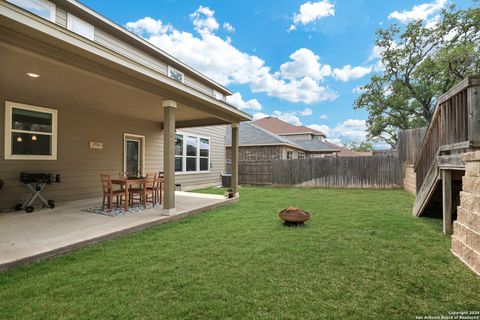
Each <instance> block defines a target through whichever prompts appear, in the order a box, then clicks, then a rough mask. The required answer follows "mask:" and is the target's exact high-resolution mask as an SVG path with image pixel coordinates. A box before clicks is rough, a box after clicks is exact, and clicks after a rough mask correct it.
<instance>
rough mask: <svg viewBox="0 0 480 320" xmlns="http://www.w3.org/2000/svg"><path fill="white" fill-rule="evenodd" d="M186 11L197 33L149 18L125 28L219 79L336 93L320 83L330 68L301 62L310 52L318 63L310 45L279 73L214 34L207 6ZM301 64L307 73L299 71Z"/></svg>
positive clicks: (320, 96)
mask: <svg viewBox="0 0 480 320" xmlns="http://www.w3.org/2000/svg"><path fill="white" fill-rule="evenodd" d="M190 17H191V19H192V23H193V25H194V29H195V30H196V31H197V32H198V35H199V36H196V35H194V34H192V33H189V32H183V31H179V30H176V29H175V28H173V27H171V26H170V25H167V26H165V25H164V24H163V23H162V21H160V20H153V19H151V18H148V21H146V19H147V18H144V19H141V20H138V21H135V22H129V23H127V28H128V29H130V30H132V31H134V32H136V33H137V34H140V35H141V36H143V37H144V38H145V39H146V40H148V41H150V42H151V43H152V44H154V45H155V46H157V47H159V48H161V49H162V50H165V51H166V52H168V53H169V54H171V55H173V56H174V57H176V58H178V59H179V60H181V61H184V62H186V63H187V64H189V65H190V66H192V67H194V68H195V69H197V70H199V71H201V72H202V73H204V74H206V75H207V76H209V77H210V78H212V79H213V80H215V81H217V82H219V83H221V84H222V85H229V84H240V85H241V84H245V85H249V86H250V89H251V90H252V91H253V92H263V93H266V94H267V95H268V96H271V97H275V98H279V99H283V100H286V101H289V102H293V103H297V102H302V103H306V104H311V103H316V102H320V101H325V100H334V99H335V98H336V97H337V94H336V93H335V92H334V91H333V90H332V89H330V88H329V87H326V86H323V85H321V84H320V79H321V78H322V76H323V74H326V73H328V72H329V71H328V67H324V69H322V68H320V70H314V71H311V70H308V69H305V68H303V64H302V62H301V61H303V62H305V61H304V60H301V59H312V56H313V60H317V63H318V57H316V56H315V55H314V54H313V53H311V51H310V53H311V54H310V53H308V52H307V51H306V50H302V51H301V52H300V53H298V51H297V54H295V53H294V54H292V56H293V57H294V58H295V59H297V60H298V59H300V60H301V61H297V60H293V61H291V63H294V65H288V62H287V65H286V66H285V67H284V69H285V71H284V74H283V75H282V71H281V70H280V71H277V72H272V71H271V68H270V67H268V66H266V65H265V61H264V60H262V59H261V58H259V57H257V56H255V55H250V54H247V53H245V52H242V51H240V50H238V49H237V48H236V47H235V46H234V45H233V44H232V41H231V39H230V38H227V39H222V38H220V37H219V36H217V35H216V34H215V31H217V30H218V28H219V23H218V22H217V20H216V19H215V17H214V11H213V10H211V9H210V8H207V7H203V6H200V7H199V8H198V9H197V10H196V11H195V12H194V13H193V14H191V15H190ZM308 55H309V57H308V58H305V56H308ZM292 59H293V58H292ZM306 62H308V63H311V62H312V61H311V60H307V61H306ZM302 68H303V69H302ZM300 69H301V70H303V71H305V74H303V75H302V74H301V72H300V71H299V70H300ZM285 72H286V75H288V78H287V77H286V76H285Z"/></svg>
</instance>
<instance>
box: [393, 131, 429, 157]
mask: <svg viewBox="0 0 480 320" xmlns="http://www.w3.org/2000/svg"><path fill="white" fill-rule="evenodd" d="M426 132H427V128H417V129H409V130H403V131H400V132H399V133H398V143H397V150H398V156H399V157H400V161H401V162H403V163H404V164H407V165H413V164H414V163H415V159H417V156H418V153H419V152H420V147H421V146H422V141H423V138H424V137H425V133H426Z"/></svg>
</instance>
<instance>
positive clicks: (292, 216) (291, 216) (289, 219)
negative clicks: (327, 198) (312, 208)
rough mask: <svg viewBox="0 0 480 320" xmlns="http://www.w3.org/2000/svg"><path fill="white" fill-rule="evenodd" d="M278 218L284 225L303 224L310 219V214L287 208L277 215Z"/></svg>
mask: <svg viewBox="0 0 480 320" xmlns="http://www.w3.org/2000/svg"><path fill="white" fill-rule="evenodd" d="M278 217H279V218H280V219H281V220H283V221H284V222H285V223H286V224H303V223H305V221H307V220H308V219H310V212H307V211H303V210H301V209H299V208H295V207H288V208H286V209H283V210H281V211H280V212H279V213H278Z"/></svg>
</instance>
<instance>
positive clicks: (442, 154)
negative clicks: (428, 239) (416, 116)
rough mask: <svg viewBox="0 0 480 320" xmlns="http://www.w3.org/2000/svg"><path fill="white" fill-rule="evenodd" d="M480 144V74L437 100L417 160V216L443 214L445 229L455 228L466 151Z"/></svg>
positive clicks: (414, 211) (477, 147)
mask: <svg viewBox="0 0 480 320" xmlns="http://www.w3.org/2000/svg"><path fill="white" fill-rule="evenodd" d="M479 148H480V77H469V78H466V79H465V80H463V81H462V82H460V83H459V84H458V85H456V86H455V87H453V88H452V89H451V90H450V91H448V92H447V93H445V94H444V95H442V96H441V97H440V98H439V99H438V101H437V107H436V109H435V112H434V115H433V117H432V121H431V122H430V125H429V127H428V129H427V132H426V134H425V138H424V139H423V142H422V145H421V147H420V151H419V153H418V156H417V158H416V160H415V164H414V170H415V175H416V183H417V188H416V189H417V196H416V199H415V203H414V206H413V211H412V214H413V216H415V217H419V216H432V215H433V216H443V219H444V232H446V233H450V232H451V224H452V221H451V219H452V217H453V215H454V214H455V212H456V204H457V203H456V202H457V201H459V200H458V199H459V194H460V190H461V188H462V184H461V181H462V175H463V173H464V171H465V162H464V160H463V159H464V157H463V155H464V154H465V153H468V152H471V151H473V150H478V149H479Z"/></svg>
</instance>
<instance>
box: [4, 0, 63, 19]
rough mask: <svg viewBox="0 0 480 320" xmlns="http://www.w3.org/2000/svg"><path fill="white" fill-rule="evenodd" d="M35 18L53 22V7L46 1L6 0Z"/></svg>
mask: <svg viewBox="0 0 480 320" xmlns="http://www.w3.org/2000/svg"><path fill="white" fill-rule="evenodd" d="M7 1H8V2H10V3H13V4H14V5H16V6H18V7H20V8H23V9H25V10H27V11H30V12H31V13H33V14H36V15H37V16H40V17H42V18H45V19H47V20H50V21H52V22H55V5H54V4H53V3H51V2H50V1H46V0H7Z"/></svg>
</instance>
